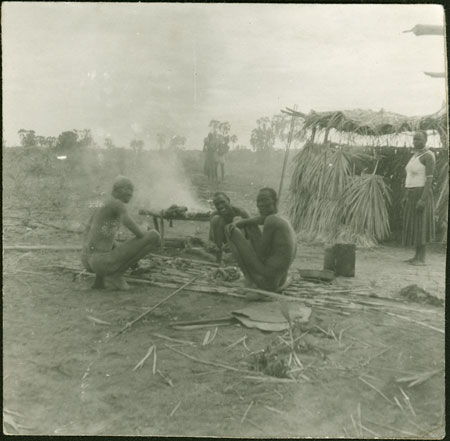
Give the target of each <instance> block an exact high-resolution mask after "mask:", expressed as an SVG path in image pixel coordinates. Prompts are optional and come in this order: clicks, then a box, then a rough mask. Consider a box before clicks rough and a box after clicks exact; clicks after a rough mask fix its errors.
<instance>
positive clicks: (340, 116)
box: [288, 106, 448, 146]
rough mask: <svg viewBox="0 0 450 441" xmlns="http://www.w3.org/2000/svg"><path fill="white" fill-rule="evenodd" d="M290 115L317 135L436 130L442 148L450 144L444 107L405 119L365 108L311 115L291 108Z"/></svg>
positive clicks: (381, 134)
mask: <svg viewBox="0 0 450 441" xmlns="http://www.w3.org/2000/svg"><path fill="white" fill-rule="evenodd" d="M288 113H289V114H291V115H293V116H298V117H300V118H303V119H304V127H303V128H304V130H308V129H310V130H311V131H312V133H313V138H312V141H313V142H314V135H315V133H316V132H317V131H318V130H324V131H325V132H329V131H330V130H331V129H335V130H336V131H338V132H351V133H355V134H357V135H361V136H375V137H379V136H384V135H399V134H401V133H404V132H414V131H415V130H426V131H435V132H436V133H438V134H439V137H440V139H441V143H442V146H445V145H446V144H447V139H448V138H447V111H446V107H445V106H443V107H442V108H441V109H440V110H439V111H438V112H436V113H433V114H431V115H425V116H404V115H400V114H398V113H393V112H387V111H385V110H383V109H382V110H380V111H378V112H376V111H373V110H365V109H353V110H337V111H329V112H315V111H314V110H312V111H311V112H310V113H309V114H304V113H301V112H297V111H295V110H291V109H288Z"/></svg>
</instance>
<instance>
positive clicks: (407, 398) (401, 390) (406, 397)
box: [399, 387, 417, 417]
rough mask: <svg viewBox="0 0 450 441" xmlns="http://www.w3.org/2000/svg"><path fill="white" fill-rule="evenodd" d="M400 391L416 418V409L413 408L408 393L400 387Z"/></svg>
mask: <svg viewBox="0 0 450 441" xmlns="http://www.w3.org/2000/svg"><path fill="white" fill-rule="evenodd" d="M399 389H400V392H401V393H402V395H403V399H404V400H405V403H406V405H407V406H408V409H409V410H410V411H411V413H412V414H413V415H414V416H415V417H416V416H417V414H416V412H415V410H414V408H413V407H412V403H411V400H410V399H409V397H408V395H407V394H406V392H405V391H404V390H403V389H402V388H401V387H399Z"/></svg>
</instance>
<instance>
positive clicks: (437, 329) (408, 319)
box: [386, 312, 445, 334]
mask: <svg viewBox="0 0 450 441" xmlns="http://www.w3.org/2000/svg"><path fill="white" fill-rule="evenodd" d="M386 314H388V315H391V316H392V317H397V318H401V319H403V320H406V321H408V322H412V323H417V324H418V325H421V326H424V327H425V328H428V329H432V330H433V331H437V332H440V333H442V334H445V331H444V330H443V329H439V328H435V327H434V326H431V325H427V324H426V323H422V322H419V321H418V320H414V319H411V318H409V317H405V316H404V315H399V314H394V313H392V312H386Z"/></svg>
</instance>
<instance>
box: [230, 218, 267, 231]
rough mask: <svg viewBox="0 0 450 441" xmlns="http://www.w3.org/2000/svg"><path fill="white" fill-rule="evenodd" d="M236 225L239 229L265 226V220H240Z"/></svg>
mask: <svg viewBox="0 0 450 441" xmlns="http://www.w3.org/2000/svg"><path fill="white" fill-rule="evenodd" d="M234 224H235V226H236V227H238V228H244V227H248V226H250V225H264V218H263V217H261V216H256V217H249V218H247V219H239V220H238V221H236V222H234Z"/></svg>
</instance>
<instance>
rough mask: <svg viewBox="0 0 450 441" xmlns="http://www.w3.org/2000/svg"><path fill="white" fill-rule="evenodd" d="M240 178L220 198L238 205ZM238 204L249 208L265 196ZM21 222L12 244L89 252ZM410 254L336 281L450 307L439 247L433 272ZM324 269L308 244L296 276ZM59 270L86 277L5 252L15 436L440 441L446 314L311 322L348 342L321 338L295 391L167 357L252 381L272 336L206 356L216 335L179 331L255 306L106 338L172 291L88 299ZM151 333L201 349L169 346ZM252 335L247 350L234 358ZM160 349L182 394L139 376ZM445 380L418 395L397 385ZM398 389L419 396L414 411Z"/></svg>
mask: <svg viewBox="0 0 450 441" xmlns="http://www.w3.org/2000/svg"><path fill="white" fill-rule="evenodd" d="M232 178H233V176H230V177H229V180H228V181H227V182H226V183H225V184H223V185H222V188H225V189H226V190H229V191H235V192H236V193H235V194H236V195H239V194H241V193H240V190H239V187H237V184H235V183H234V182H233V179H232ZM259 184H260V183H259V182H256V183H255V184H254V186H255V187H256V186H257V185H259ZM268 184H270V182H268ZM203 185H204V184H203ZM252 187H253V186H252ZM252 187H246V188H252ZM241 188H242V187H241ZM242 194H245V195H246V196H245V198H246V199H247V203H249V202H248V201H250V200H252V198H253V197H254V195H255V191H253V192H252V191H242ZM14 216H16V217H14ZM20 216H21V214H20V213H19V212H17V213H14V212H13V211H12V210H10V211H9V212H7V213H6V214H5V221H7V222H5V228H4V239H5V242H4V244H5V245H12V244H18V243H21V244H38V243H41V244H43V243H45V244H66V245H67V244H77V243H79V240H80V236H79V235H77V234H75V233H67V232H64V231H58V230H55V229H52V228H45V227H42V226H41V227H37V228H27V227H26V226H24V225H22V224H21V222H20ZM169 234H171V235H177V236H179V235H187V234H196V235H198V236H199V237H203V238H204V237H205V236H206V225H205V224H194V223H181V222H178V223H176V225H175V227H174V228H173V230H170V231H169ZM409 254H410V253H409V252H408V251H406V250H403V249H401V248H396V247H387V246H383V247H378V248H376V249H373V250H358V251H357V267H356V272H357V274H356V277H355V278H351V279H344V278H339V279H338V280H337V281H336V282H335V283H336V285H337V287H340V286H351V287H362V288H364V289H365V290H367V291H369V292H370V294H372V295H377V296H380V297H391V298H397V297H398V291H399V289H400V288H402V287H404V286H406V285H410V284H414V283H415V284H418V285H420V286H422V287H423V288H425V289H426V290H427V291H428V292H430V293H431V294H433V295H435V296H437V297H439V298H444V295H445V280H444V274H445V251H444V250H443V249H440V248H439V247H435V249H433V250H431V251H430V253H429V265H428V266H426V267H420V268H419V267H411V266H408V265H407V264H405V263H403V262H402V260H403V259H406V258H407V257H409ZM322 259H323V246H322V245H321V244H315V245H314V244H308V245H307V244H299V253H298V257H297V260H296V262H295V264H294V265H293V272H294V273H295V272H296V271H297V270H298V269H299V268H303V269H305V268H318V269H320V268H321V267H322ZM61 263H67V264H70V265H80V264H79V263H78V253H77V252H49V251H34V252H28V253H24V252H14V251H8V252H5V256H4V269H3V275H4V302H3V308H4V310H3V320H4V323H3V342H4V345H3V356H4V358H3V360H4V362H3V372H4V392H3V394H4V412H5V414H6V415H9V417H8V420H7V421H9V422H10V423H11V421H12V422H13V423H14V422H15V423H16V424H18V426H16V428H14V427H12V425H11V424H5V425H4V430H5V431H6V432H7V433H20V434H23V435H32V434H59V435H61V434H84V435H88V434H89V435H119V434H120V435H184V436H241V437H258V438H261V437H307V436H308V437H328V436H329V437H346V436H347V437H367V438H373V437H375V436H382V437H396V438H401V437H405V438H410V437H425V438H439V437H442V436H443V435H444V430H445V428H444V374H443V368H444V335H443V333H441V332H439V331H438V330H436V329H432V328H430V327H426V325H428V326H432V327H434V328H437V329H441V330H443V329H444V309H443V308H442V307H435V306H429V305H418V304H412V303H404V302H403V303H402V302H400V301H398V302H392V305H393V306H392V310H391V312H392V313H394V314H397V315H401V316H403V317H407V318H408V319H409V320H407V319H405V318H399V317H396V316H392V315H389V314H387V313H385V312H381V311H377V310H372V309H365V310H363V311H355V312H352V313H351V314H350V315H347V316H343V315H340V314H338V313H336V312H333V311H328V312H327V311H314V320H315V321H316V323H320V327H321V328H322V329H325V330H328V329H333V330H334V332H335V335H336V336H340V338H337V339H334V338H330V337H329V336H326V335H325V334H324V333H322V332H311V334H310V335H309V336H308V338H309V340H308V343H309V345H310V347H311V348H315V350H314V349H312V350H308V351H305V352H303V353H300V354H299V356H300V358H301V361H302V363H303V365H304V366H305V367H306V368H305V370H304V377H302V378H300V379H299V380H298V381H296V382H289V383H283V382H269V381H264V382H255V381H253V380H250V379H248V378H246V376H247V374H246V373H245V372H240V371H231V370H226V369H222V368H219V367H216V366H209V365H206V364H202V363H199V362H196V361H193V360H191V359H188V358H186V357H184V356H182V355H180V354H179V353H177V352H175V351H174V350H173V349H171V348H169V347H168V346H172V347H173V348H175V349H177V350H180V351H183V352H184V353H187V354H190V355H193V356H195V357H197V358H199V359H202V360H207V361H211V362H215V363H225V364H227V365H229V366H233V367H234V368H236V369H241V370H242V371H245V370H248V369H249V366H250V359H251V353H252V352H256V351H259V350H261V349H264V348H265V347H266V346H267V345H268V344H269V343H270V342H274V341H275V340H276V339H277V336H276V334H274V333H263V332H261V331H258V330H256V329H247V328H245V327H243V326H239V325H232V326H231V325H230V326H222V327H219V328H218V332H217V335H216V338H215V339H214V341H213V342H212V343H210V344H208V345H206V346H203V345H202V342H203V339H204V337H205V333H206V329H198V330H191V331H178V330H174V329H173V328H171V327H170V326H169V322H173V321H176V320H196V319H207V318H216V317H224V316H227V315H228V314H229V313H230V312H231V311H233V310H236V309H239V308H241V307H243V306H245V305H246V304H248V302H247V301H246V300H244V299H240V298H235V297H228V296H221V295H213V294H204V293H195V292H188V291H183V292H181V293H180V294H178V295H176V296H175V297H173V298H172V299H171V300H170V301H168V302H167V303H165V304H163V305H162V306H161V307H159V308H158V309H156V310H155V311H154V313H152V314H150V315H149V316H148V317H146V318H145V319H143V320H142V321H141V322H139V323H137V324H136V325H135V326H133V327H132V328H131V329H130V330H129V331H127V332H125V333H123V334H121V335H120V336H118V337H116V338H114V339H111V340H109V337H110V336H111V335H112V334H113V333H114V332H116V331H118V330H119V329H120V328H121V327H123V326H124V325H125V324H126V323H127V322H128V321H130V320H132V319H134V318H135V317H137V316H138V315H139V314H140V313H141V312H142V311H143V310H144V309H145V308H147V307H149V306H152V305H155V304H156V303H157V302H158V301H160V300H162V299H163V298H164V297H166V296H167V295H168V294H169V293H170V292H171V291H170V290H167V289H160V288H153V287H150V288H149V287H144V286H134V287H133V289H132V291H131V292H113V291H110V290H107V291H102V292H94V291H92V290H90V289H89V285H90V283H91V280H90V279H88V278H77V279H76V280H73V277H72V276H71V275H70V274H68V273H64V272H61V271H57V270H49V268H48V266H50V265H55V264H61ZM80 268H81V266H80ZM405 308H408V309H405ZM88 316H90V317H96V318H98V319H101V320H103V321H105V322H108V323H109V325H105V324H98V323H95V322H93V321H91V320H90V319H89V318H88ZM410 320H415V321H416V322H412V321H410ZM417 322H421V323H422V324H418V323H417ZM153 333H159V334H162V335H165V336H167V337H171V338H174V339H180V340H187V341H190V342H192V343H193V344H179V345H177V344H175V343H169V342H168V341H166V340H164V339H162V338H160V337H157V336H155V335H153ZM245 335H246V336H247V340H246V344H247V347H248V348H246V347H245V346H244V345H243V344H238V345H235V346H233V347H231V348H230V347H229V345H230V344H232V343H233V342H236V341H237V340H238V339H240V338H241V337H243V336H245ZM152 344H154V345H156V348H157V349H156V353H157V359H156V367H157V368H158V369H159V370H161V372H163V373H164V375H166V376H168V377H170V379H171V380H172V382H173V387H171V386H170V385H168V384H167V383H166V382H164V380H163V379H162V378H161V376H159V375H153V372H152V368H153V356H151V357H150V358H149V359H148V360H147V361H146V363H145V364H144V366H143V368H142V369H137V370H135V371H133V368H134V366H135V365H136V364H137V363H138V362H139V361H140V360H141V359H142V358H143V357H144V355H145V354H146V352H147V350H148V348H149V347H150V346H151V345H152ZM435 370H436V371H437V373H436V374H435V375H433V376H431V377H430V378H429V379H427V380H426V381H423V382H422V383H421V384H418V385H414V386H412V387H408V383H406V384H405V383H399V382H398V381H397V380H398V379H399V378H401V377H405V376H407V375H412V374H420V373H424V372H430V371H435ZM368 383H369V384H370V385H369V384H368ZM400 387H401V388H402V390H403V392H404V393H405V394H406V395H407V396H408V398H409V402H410V404H411V407H409V408H408V407H407V400H405V398H404V395H403V392H402V390H400ZM397 400H398V403H400V404H397V403H396V401H397ZM12 413H13V414H12ZM353 421H354V422H353ZM360 423H361V425H360ZM362 427H363V428H362Z"/></svg>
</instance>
